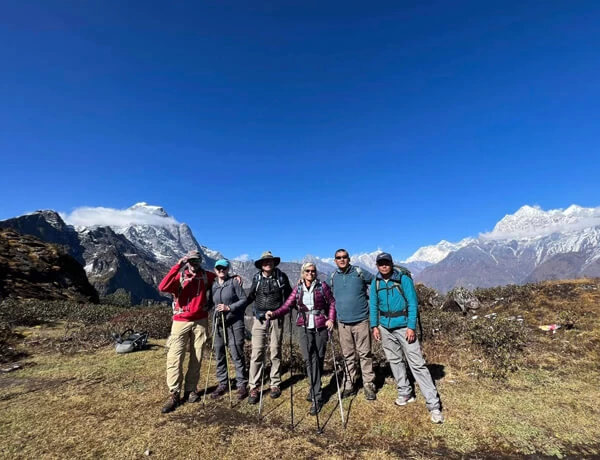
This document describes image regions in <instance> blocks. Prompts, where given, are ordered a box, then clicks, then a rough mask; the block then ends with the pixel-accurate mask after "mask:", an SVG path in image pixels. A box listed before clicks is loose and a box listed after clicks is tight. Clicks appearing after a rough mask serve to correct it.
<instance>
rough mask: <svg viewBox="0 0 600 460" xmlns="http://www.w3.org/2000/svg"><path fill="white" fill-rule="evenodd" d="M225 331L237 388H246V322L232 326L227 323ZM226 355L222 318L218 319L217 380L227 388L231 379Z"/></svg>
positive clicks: (216, 342) (239, 321) (238, 322)
mask: <svg viewBox="0 0 600 460" xmlns="http://www.w3.org/2000/svg"><path fill="white" fill-rule="evenodd" d="M225 330H226V331H227V345H228V346H229V355H230V356H231V360H232V361H233V363H234V365H235V378H236V382H237V387H238V388H245V387H246V385H248V373H247V371H246V357H245V356H244V333H245V326H244V320H243V319H240V320H237V321H235V322H233V323H231V324H227V323H225ZM226 353H227V350H226V347H225V337H224V335H223V323H222V321H221V318H218V321H217V330H216V331H215V362H216V363H217V380H218V381H219V383H220V384H221V385H225V386H227V380H228V378H229V372H228V369H227V354H226Z"/></svg>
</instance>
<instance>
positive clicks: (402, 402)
mask: <svg viewBox="0 0 600 460" xmlns="http://www.w3.org/2000/svg"><path fill="white" fill-rule="evenodd" d="M415 401H416V398H415V397H414V396H398V399H396V401H394V404H396V406H406V405H407V404H408V403H414V402H415Z"/></svg>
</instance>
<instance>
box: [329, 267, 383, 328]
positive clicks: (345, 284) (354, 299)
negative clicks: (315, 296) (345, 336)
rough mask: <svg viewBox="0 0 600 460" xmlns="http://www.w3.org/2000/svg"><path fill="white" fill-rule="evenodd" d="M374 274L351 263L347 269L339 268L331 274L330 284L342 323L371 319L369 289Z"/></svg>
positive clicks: (338, 316)
mask: <svg viewBox="0 0 600 460" xmlns="http://www.w3.org/2000/svg"><path fill="white" fill-rule="evenodd" d="M372 280H373V275H372V274H371V273H369V272H368V271H366V270H361V269H359V268H358V267H355V266H354V265H350V266H349V267H348V268H346V270H345V271H341V270H340V269H339V268H338V269H337V270H336V271H334V272H333V273H332V274H331V277H330V282H329V285H330V286H331V290H332V291H333V297H335V311H336V314H337V319H338V321H339V322H341V323H345V324H353V323H358V322H360V321H366V320H368V319H369V302H368V300H367V289H368V288H369V284H370V283H371V281H372Z"/></svg>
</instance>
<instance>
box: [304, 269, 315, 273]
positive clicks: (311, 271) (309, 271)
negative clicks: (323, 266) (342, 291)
mask: <svg viewBox="0 0 600 460" xmlns="http://www.w3.org/2000/svg"><path fill="white" fill-rule="evenodd" d="M304 273H317V271H316V270H304Z"/></svg>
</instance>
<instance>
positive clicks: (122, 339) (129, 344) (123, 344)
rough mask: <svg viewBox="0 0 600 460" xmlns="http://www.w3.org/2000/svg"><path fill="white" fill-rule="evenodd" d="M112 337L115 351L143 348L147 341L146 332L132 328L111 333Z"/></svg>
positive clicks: (121, 351) (130, 350)
mask: <svg viewBox="0 0 600 460" xmlns="http://www.w3.org/2000/svg"><path fill="white" fill-rule="evenodd" d="M113 337H114V339H115V349H116V351H117V353H131V352H132V351H136V350H143V349H144V348H146V345H147V343H148V332H134V331H133V329H127V330H126V331H124V332H123V333H121V334H113Z"/></svg>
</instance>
